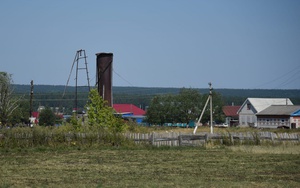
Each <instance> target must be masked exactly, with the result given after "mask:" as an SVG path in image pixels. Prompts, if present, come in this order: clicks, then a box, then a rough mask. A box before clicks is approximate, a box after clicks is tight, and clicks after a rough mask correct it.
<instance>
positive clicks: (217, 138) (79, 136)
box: [0, 132, 300, 147]
mask: <svg viewBox="0 0 300 188" xmlns="http://www.w3.org/2000/svg"><path fill="white" fill-rule="evenodd" d="M7 136H8V135H6V136H4V135H3V134H0V141H1V142H3V143H6V142H7V143H8V144H9V143H10V142H11V141H15V142H16V143H21V142H19V141H21V140H23V141H24V140H26V142H24V143H26V144H27V145H33V144H34V143H38V144H49V143H51V142H64V143H67V144H71V143H72V142H74V141H75V142H76V141H78V142H80V143H82V144H84V143H101V142H103V143H105V142H108V141H110V140H111V139H115V138H116V140H113V142H114V141H117V142H118V138H117V137H119V136H121V137H123V136H122V135H115V136H114V137H115V138H113V137H111V138H110V137H109V135H106V134H101V133H93V134H91V133H89V134H86V133H74V134H71V133H67V134H64V133H62V134H55V133H54V134H52V133H51V134H42V135H40V136H39V137H34V136H33V134H32V133H15V134H13V135H10V137H11V140H10V141H9V139H8V137H7ZM116 136H117V137H116ZM124 136H125V137H126V138H128V139H130V140H133V141H134V142H135V143H136V144H145V143H146V144H150V145H153V146H158V147H159V146H201V145H203V144H205V143H207V142H210V141H214V142H218V143H219V144H225V145H234V144H243V143H245V144H247V143H249V144H260V143H263V142H266V141H267V142H271V143H278V142H285V141H288V142H295V143H300V134H299V133H272V132H245V133H229V132H228V133H217V134H210V133H197V134H195V135H193V134H192V133H190V134H186V133H185V134H181V133H177V132H165V133H155V132H153V133H145V134H142V133H125V134H124ZM121 137H120V138H121ZM7 139H8V140H7ZM5 140H7V141H5ZM18 140H19V141H18Z"/></svg>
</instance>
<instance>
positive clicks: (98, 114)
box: [86, 89, 126, 132]
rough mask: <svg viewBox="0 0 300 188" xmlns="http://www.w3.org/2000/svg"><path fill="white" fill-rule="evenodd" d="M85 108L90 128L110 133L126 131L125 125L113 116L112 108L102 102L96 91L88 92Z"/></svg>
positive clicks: (105, 102)
mask: <svg viewBox="0 0 300 188" xmlns="http://www.w3.org/2000/svg"><path fill="white" fill-rule="evenodd" d="M86 108H87V113H88V122H89V125H90V126H98V127H101V128H107V129H108V130H109V131H112V132H122V131H124V130H125V129H126V125H125V123H124V122H123V121H122V120H121V119H120V118H118V117H116V116H115V115H114V110H113V108H111V107H109V106H107V101H104V100H103V98H102V97H101V96H100V95H99V94H98V91H97V90H96V89H92V90H91V91H90V94H89V102H88V104H87V106H86Z"/></svg>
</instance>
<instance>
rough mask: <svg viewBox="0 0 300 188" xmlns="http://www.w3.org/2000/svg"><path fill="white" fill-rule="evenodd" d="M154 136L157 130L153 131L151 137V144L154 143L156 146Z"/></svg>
mask: <svg viewBox="0 0 300 188" xmlns="http://www.w3.org/2000/svg"><path fill="white" fill-rule="evenodd" d="M154 136H155V132H153V133H152V138H151V144H152V146H154V142H155V138H154Z"/></svg>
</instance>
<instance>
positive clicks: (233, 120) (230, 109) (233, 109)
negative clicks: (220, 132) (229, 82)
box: [223, 106, 241, 126]
mask: <svg viewBox="0 0 300 188" xmlns="http://www.w3.org/2000/svg"><path fill="white" fill-rule="evenodd" d="M240 108H241V106H223V113H224V114H225V116H226V123H228V124H229V125H230V126H236V125H238V123H239V114H238V113H237V112H238V110H239V109H240Z"/></svg>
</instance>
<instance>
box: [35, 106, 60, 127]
mask: <svg viewBox="0 0 300 188" xmlns="http://www.w3.org/2000/svg"><path fill="white" fill-rule="evenodd" d="M55 121H56V116H55V114H54V113H53V112H52V110H51V109H50V108H49V107H46V108H45V109H44V110H42V111H41V113H40V117H39V125H42V126H52V125H54V124H55Z"/></svg>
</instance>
